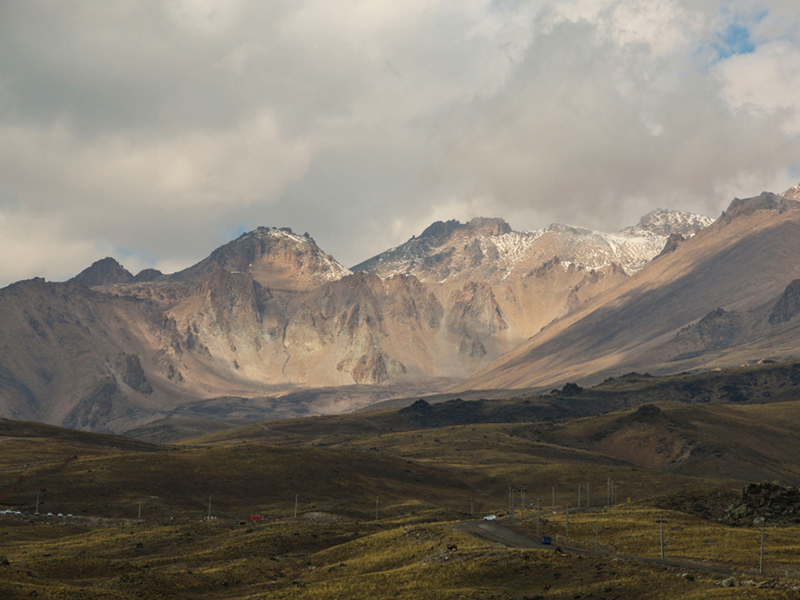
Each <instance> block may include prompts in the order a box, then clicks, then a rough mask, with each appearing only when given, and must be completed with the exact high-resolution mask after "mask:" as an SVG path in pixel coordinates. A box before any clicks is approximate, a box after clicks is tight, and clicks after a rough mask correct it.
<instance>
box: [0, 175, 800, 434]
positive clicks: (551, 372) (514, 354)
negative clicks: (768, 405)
mask: <svg viewBox="0 0 800 600" xmlns="http://www.w3.org/2000/svg"><path fill="white" fill-rule="evenodd" d="M792 190H795V188H793V189H792ZM792 190H789V191H787V192H786V193H785V195H781V196H779V195H774V194H769V193H764V194H762V195H761V196H758V197H755V198H751V199H746V200H739V199H736V200H734V201H733V202H732V204H731V206H730V207H729V209H728V210H726V211H725V212H724V213H723V214H722V216H721V217H720V218H719V219H717V220H716V221H714V222H712V220H711V219H708V218H706V217H702V216H698V215H693V214H689V213H682V212H678V211H668V210H658V211H654V212H652V213H650V214H648V215H645V216H644V217H643V218H642V219H641V220H640V222H639V223H638V224H637V225H635V226H632V227H628V228H626V229H623V230H622V231H620V232H618V233H614V234H608V233H602V232H597V231H591V230H588V229H584V228H578V227H571V226H568V225H558V224H556V225H551V226H549V227H546V228H544V229H541V230H537V231H514V230H512V229H511V227H510V226H509V225H508V224H507V223H506V222H505V221H503V220H502V219H490V218H476V219H473V220H471V221H469V222H468V223H460V222H458V221H447V222H436V223H434V224H432V225H431V226H430V227H428V228H427V229H425V230H424V231H423V232H422V233H421V234H420V235H419V236H414V237H412V238H411V239H410V240H408V241H407V242H405V243H404V244H402V245H400V246H397V247H396V248H392V249H390V250H387V251H386V252H383V253H381V254H379V255H377V256H375V257H373V258H371V259H369V260H367V261H364V262H362V263H360V264H359V265H355V266H354V267H352V268H350V269H347V268H345V267H344V266H343V265H341V264H340V263H339V262H337V261H336V260H335V259H334V258H333V257H331V256H330V255H328V254H326V253H325V252H324V251H323V250H322V249H320V248H319V246H318V245H317V244H316V242H315V241H314V240H313V238H311V237H310V236H309V235H308V234H303V235H298V234H296V233H294V232H292V231H291V230H289V229H287V228H274V227H259V228H257V229H256V230H254V231H251V232H248V233H245V234H243V235H241V236H240V237H239V238H237V239H235V240H233V241H231V242H230V243H228V244H226V245H224V246H222V247H220V248H218V249H217V250H215V251H214V252H212V253H211V254H210V255H209V256H208V257H207V258H206V259H204V260H202V261H200V262H199V263H197V264H195V265H193V266H191V267H189V268H187V269H184V270H183V271H179V272H177V273H173V274H163V273H160V272H158V271H156V270H153V269H147V270H145V271H142V272H140V273H138V274H136V275H133V274H132V273H130V272H128V271H127V270H126V269H124V268H123V267H122V266H121V265H120V264H119V263H118V262H117V261H116V260H114V259H113V258H106V259H103V260H101V261H98V262H96V263H94V264H93V265H91V266H90V267H88V268H87V269H85V270H84V271H83V272H81V273H80V274H78V275H77V276H75V277H74V278H73V279H71V280H70V281H68V282H63V283H57V282H46V281H44V280H42V279H33V280H28V281H21V282H18V283H15V284H12V285H10V286H8V287H6V288H4V289H2V290H0V414H2V415H4V416H6V417H9V418H15V419H27V420H36V421H43V422H48V423H52V424H60V425H66V426H69V427H73V428H78V429H91V430H96V431H106V432H123V431H127V430H129V429H131V428H134V427H138V426H142V425H144V424H147V423H150V422H153V421H155V420H157V419H161V418H166V417H175V416H177V415H180V416H183V417H185V418H216V419H234V420H235V419H243V418H254V417H257V418H265V417H273V418H277V417H283V416H296V415H302V414H324V413H331V412H342V411H348V410H354V409H358V408H361V407H363V406H366V405H369V404H370V403H372V402H374V401H375V400H378V399H380V400H383V399H387V398H391V397H393V396H394V397H411V396H418V395H421V394H422V393H423V392H424V393H427V394H430V393H434V392H444V391H446V390H453V391H454V392H460V391H462V390H469V389H477V390H481V389H487V390H488V389H508V390H515V389H522V388H524V389H529V388H535V389H548V388H549V387H551V386H553V385H560V384H563V383H564V382H566V381H578V382H582V383H583V382H587V383H591V382H596V381H599V380H601V379H602V378H603V377H606V376H610V375H615V374H620V373H622V372H625V370H634V369H640V370H650V371H653V372H659V373H667V372H677V371H682V370H692V369H694V370H702V369H712V368H716V367H719V366H726V365H731V364H741V363H742V362H746V361H757V360H759V359H765V358H766V359H769V360H783V359H790V358H794V357H797V356H798V353H800V352H799V351H798V343H797V342H796V340H797V339H798V337H797V335H796V331H795V327H796V325H795V324H793V323H794V317H795V316H796V314H797V312H800V284H794V285H792V282H793V281H794V280H795V279H798V278H800V266H798V264H797V261H796V257H797V256H798V251H800V247H798V245H800V236H798V235H797V234H798V231H797V228H798V225H800V210H798V209H800V204H798V202H797V201H796V200H794V199H792ZM798 193H799V194H800V192H798ZM509 393H513V392H509Z"/></svg>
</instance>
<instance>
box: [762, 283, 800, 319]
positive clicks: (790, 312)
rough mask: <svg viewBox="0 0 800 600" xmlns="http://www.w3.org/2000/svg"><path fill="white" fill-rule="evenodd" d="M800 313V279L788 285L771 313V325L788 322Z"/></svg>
mask: <svg viewBox="0 0 800 600" xmlns="http://www.w3.org/2000/svg"><path fill="white" fill-rule="evenodd" d="M798 314H800V279H795V280H794V281H792V283H790V284H789V285H788V286H786V290H784V292H783V294H782V295H781V297H780V298H779V299H778V302H777V303H776V304H775V306H774V308H773V309H772V312H771V313H770V315H769V323H770V325H778V324H780V323H787V322H789V321H791V320H792V319H794V318H795V317H796V316H797V315H798Z"/></svg>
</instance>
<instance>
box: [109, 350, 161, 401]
mask: <svg viewBox="0 0 800 600" xmlns="http://www.w3.org/2000/svg"><path fill="white" fill-rule="evenodd" d="M114 368H115V370H116V371H117V373H118V375H119V378H120V380H121V381H122V382H123V383H124V384H125V385H127V386H128V387H129V388H131V389H134V390H136V391H137V392H141V393H143V394H152V393H153V386H152V385H150V382H149V381H148V380H147V376H146V375H145V373H144V369H142V362H141V361H140V360H139V355H138V354H125V353H123V354H120V355H119V356H117V360H116V361H115V362H114Z"/></svg>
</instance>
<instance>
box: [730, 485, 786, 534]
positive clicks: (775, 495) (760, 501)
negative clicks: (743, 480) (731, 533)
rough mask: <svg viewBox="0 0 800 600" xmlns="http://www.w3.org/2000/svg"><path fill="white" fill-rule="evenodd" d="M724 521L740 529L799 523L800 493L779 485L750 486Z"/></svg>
mask: <svg viewBox="0 0 800 600" xmlns="http://www.w3.org/2000/svg"><path fill="white" fill-rule="evenodd" d="M721 521H722V522H723V523H725V524H726V525H737V526H748V525H761V524H762V523H765V524H769V525H789V524H792V523H800V490H798V489H797V488H794V487H791V488H790V487H784V486H782V485H781V484H780V483H778V482H773V483H768V482H764V483H751V484H749V485H747V486H746V487H745V488H744V489H743V490H742V495H741V497H740V498H739V499H738V500H737V501H736V502H734V503H733V504H732V505H731V506H730V507H729V508H728V510H727V511H726V512H725V516H724V517H722V519H721Z"/></svg>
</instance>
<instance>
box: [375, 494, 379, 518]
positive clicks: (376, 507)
mask: <svg viewBox="0 0 800 600" xmlns="http://www.w3.org/2000/svg"><path fill="white" fill-rule="evenodd" d="M379 500H380V496H375V520H376V521H377V520H378V501H379Z"/></svg>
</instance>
